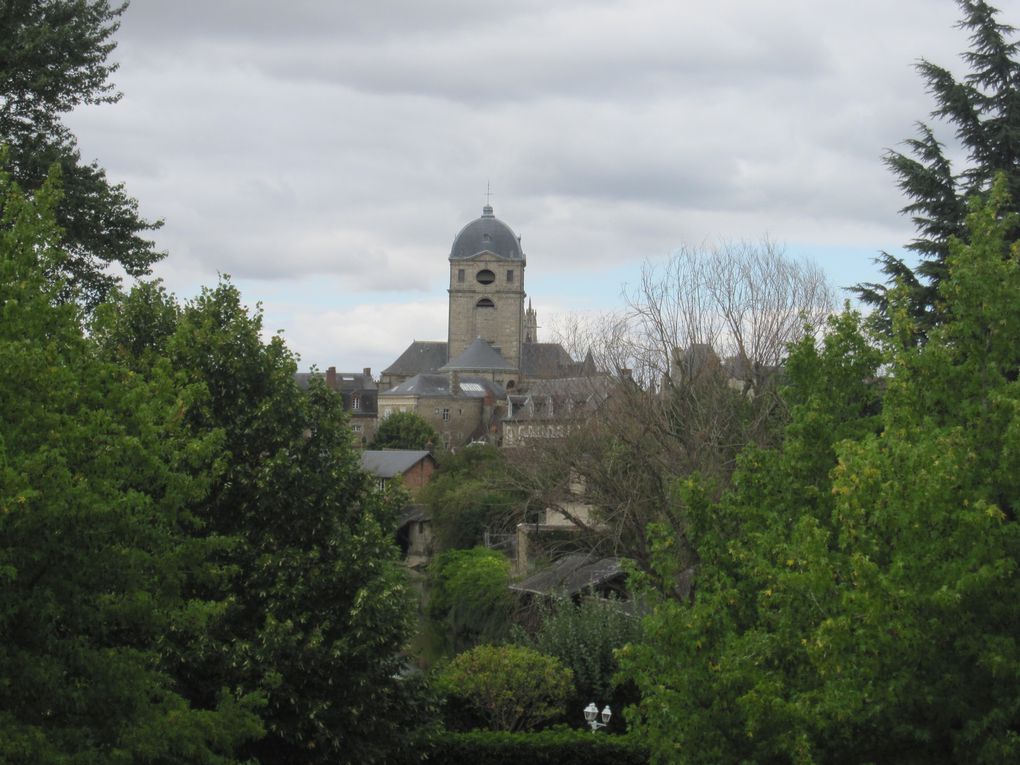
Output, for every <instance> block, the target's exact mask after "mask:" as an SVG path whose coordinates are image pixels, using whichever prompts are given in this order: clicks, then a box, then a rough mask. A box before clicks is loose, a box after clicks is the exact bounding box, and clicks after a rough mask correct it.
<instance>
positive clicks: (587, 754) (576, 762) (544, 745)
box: [420, 728, 649, 765]
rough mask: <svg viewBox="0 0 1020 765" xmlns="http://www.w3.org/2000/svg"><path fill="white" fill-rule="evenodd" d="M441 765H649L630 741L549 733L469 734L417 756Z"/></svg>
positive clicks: (446, 737) (431, 745) (452, 736)
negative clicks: (521, 764)
mask: <svg viewBox="0 0 1020 765" xmlns="http://www.w3.org/2000/svg"><path fill="white" fill-rule="evenodd" d="M420 751H421V754H422V756H423V759H424V758H426V757H427V758H428V759H427V761H428V762H441V763H443V765H519V764H520V763H524V762H526V763H528V764H529V765H648V762H649V754H648V748H647V747H646V746H644V745H643V744H642V743H641V742H639V741H638V740H637V739H636V738H635V737H633V736H610V735H606V734H603V733H596V734H592V733H591V732H590V731H581V730H564V729H559V728H552V729H549V730H544V731H540V732H538V733H506V732H493V731H471V732H470V733H452V732H449V731H444V732H443V733H441V734H438V735H436V736H435V737H434V738H433V739H432V740H431V741H429V742H428V743H427V744H426V745H424V746H423V748H422V749H421V750H420Z"/></svg>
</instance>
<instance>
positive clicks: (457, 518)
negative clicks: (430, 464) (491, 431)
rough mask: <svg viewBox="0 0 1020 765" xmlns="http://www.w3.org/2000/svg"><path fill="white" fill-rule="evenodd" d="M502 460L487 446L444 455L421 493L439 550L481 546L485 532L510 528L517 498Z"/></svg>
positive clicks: (473, 447) (518, 502)
mask: <svg viewBox="0 0 1020 765" xmlns="http://www.w3.org/2000/svg"><path fill="white" fill-rule="evenodd" d="M508 484H509V481H508V474H507V466H506V464H505V457H504V455H503V453H502V452H500V451H499V450H498V449H496V448H495V447H492V446H485V445H477V446H470V447H468V448H465V449H460V450H459V451H458V452H457V453H456V454H445V455H443V457H442V461H441V462H440V464H439V470H437V471H436V473H435V475H433V476H432V480H431V481H430V482H429V484H428V485H427V486H426V487H425V489H424V490H423V491H422V493H421V501H422V502H423V503H424V504H425V506H426V507H427V508H428V512H429V517H430V518H431V519H432V530H433V534H434V535H435V540H436V543H437V546H438V547H439V548H440V549H441V550H451V549H456V548H466V547H474V546H475V545H478V544H481V543H482V540H483V538H484V535H485V531H486V529H492V528H496V529H499V530H500V531H504V532H505V531H506V530H507V529H508V528H510V527H512V519H514V518H515V517H517V516H515V513H514V509H515V508H516V507H518V506H519V505H520V502H521V497H520V493H519V492H517V491H515V490H514V489H513V488H512V487H510V486H509V485H508Z"/></svg>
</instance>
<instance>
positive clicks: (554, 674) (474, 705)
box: [438, 645, 573, 731]
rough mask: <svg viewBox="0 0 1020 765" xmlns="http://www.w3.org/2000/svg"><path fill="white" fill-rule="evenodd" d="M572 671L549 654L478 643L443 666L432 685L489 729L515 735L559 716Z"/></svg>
mask: <svg viewBox="0 0 1020 765" xmlns="http://www.w3.org/2000/svg"><path fill="white" fill-rule="evenodd" d="M572 683H573V673H572V672H571V671H570V670H569V669H567V668H566V667H564V666H563V664H562V663H560V661H559V660H558V659H556V658H554V657H552V656H545V655H544V654H540V653H539V652H538V651H535V650H532V649H531V648H525V647H523V646H516V645H498V646H497V645H480V646H476V647H475V648H472V649H471V650H469V651H465V652H464V653H462V654H459V655H458V656H457V657H456V658H454V659H453V661H451V662H450V663H449V665H447V666H446V667H444V669H443V671H442V672H441V673H440V675H439V679H438V686H439V688H440V690H441V691H443V692H444V693H446V694H447V695H448V696H452V697H454V698H456V699H458V700H459V701H460V702H461V703H463V704H465V705H466V706H467V707H468V708H470V709H471V710H473V711H474V712H475V713H476V714H477V715H478V716H479V717H480V718H481V719H482V720H484V721H485V724H486V725H488V726H489V728H491V729H492V730H503V731H520V730H528V729H529V728H533V727H534V726H535V725H537V724H539V723H541V722H543V721H545V720H549V719H551V718H555V717H558V716H560V715H562V714H563V713H564V711H565V706H566V701H567V697H568V695H569V694H570V690H571V686H572Z"/></svg>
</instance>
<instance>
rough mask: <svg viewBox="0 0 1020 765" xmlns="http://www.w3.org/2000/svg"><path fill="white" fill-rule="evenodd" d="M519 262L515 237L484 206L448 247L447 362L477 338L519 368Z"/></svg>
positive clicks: (521, 332)
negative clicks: (477, 216)
mask: <svg viewBox="0 0 1020 765" xmlns="http://www.w3.org/2000/svg"><path fill="white" fill-rule="evenodd" d="M524 266H525V257H524V250H523V249H522V248H521V240H520V237H519V236H517V235H516V234H515V233H514V232H513V230H512V229H511V228H510V227H509V226H508V225H507V224H505V223H504V222H503V221H501V220H500V219H499V218H497V217H496V216H495V215H493V213H492V207H491V206H490V205H485V207H483V208H482V216H481V217H480V218H478V219H476V220H473V221H471V222H470V223H468V224H467V225H466V226H464V228H462V229H461V230H460V233H459V234H457V236H456V238H455V239H454V240H453V246H452V247H451V248H450V290H449V292H450V308H449V312H450V313H449V320H448V327H449V335H448V338H447V354H448V355H447V361H449V360H450V359H453V358H456V357H457V356H458V355H459V354H460V353H461V352H462V351H463V350H464V349H465V348H467V347H468V346H469V345H470V344H471V343H472V342H473V341H474V340H475V338H478V337H481V338H482V339H483V340H486V341H487V342H489V343H490V344H491V345H492V346H493V347H494V348H495V349H496V350H497V351H499V353H500V354H501V355H502V356H503V358H504V359H506V361H508V362H510V364H512V365H513V367H514V368H515V369H520V366H521V345H522V344H523V343H524V341H525V340H524V334H525V310H524V298H525V292H524ZM532 340H534V338H532Z"/></svg>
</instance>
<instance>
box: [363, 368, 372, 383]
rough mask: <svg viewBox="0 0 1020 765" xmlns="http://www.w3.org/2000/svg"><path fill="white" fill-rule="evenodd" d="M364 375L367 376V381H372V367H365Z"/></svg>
mask: <svg viewBox="0 0 1020 765" xmlns="http://www.w3.org/2000/svg"><path fill="white" fill-rule="evenodd" d="M364 375H365V377H367V378H368V381H369V382H372V367H365V369H364Z"/></svg>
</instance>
